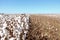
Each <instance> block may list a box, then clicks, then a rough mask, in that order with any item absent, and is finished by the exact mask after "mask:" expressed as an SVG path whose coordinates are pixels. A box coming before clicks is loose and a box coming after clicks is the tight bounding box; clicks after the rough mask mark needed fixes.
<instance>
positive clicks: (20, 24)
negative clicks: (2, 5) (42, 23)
mask: <svg viewBox="0 0 60 40" xmlns="http://www.w3.org/2000/svg"><path fill="white" fill-rule="evenodd" d="M0 16H2V15H0ZM27 17H28V16H27V15H25V14H23V15H21V14H19V15H16V14H14V15H12V14H7V15H5V14H3V16H2V17H0V19H1V20H3V21H1V22H2V23H1V24H2V28H0V29H1V30H2V31H3V32H2V31H1V30H0V36H1V38H0V39H1V40H5V38H7V39H8V40H15V39H16V40H21V39H22V40H25V38H26V34H27V32H28V30H25V29H28V27H29V26H28V22H29V20H28V19H27ZM2 18H3V19H2ZM28 18H29V17H28ZM27 20H28V21H27ZM2 36H3V37H2ZM6 36H7V37H6Z"/></svg>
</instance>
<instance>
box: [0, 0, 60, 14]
mask: <svg viewBox="0 0 60 40" xmlns="http://www.w3.org/2000/svg"><path fill="white" fill-rule="evenodd" d="M0 13H43V14H44V13H60V0H0Z"/></svg>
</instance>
